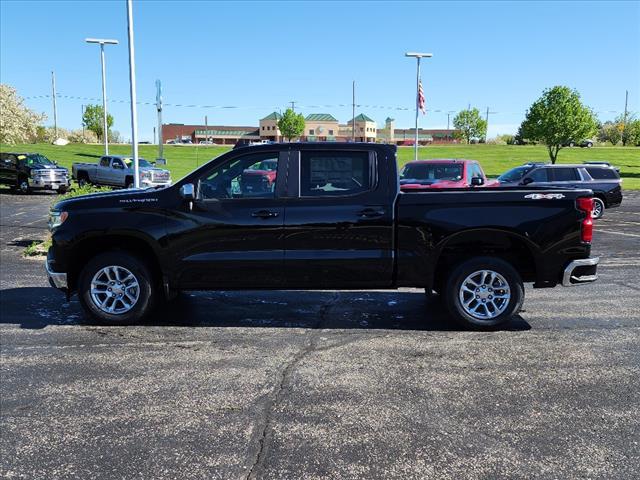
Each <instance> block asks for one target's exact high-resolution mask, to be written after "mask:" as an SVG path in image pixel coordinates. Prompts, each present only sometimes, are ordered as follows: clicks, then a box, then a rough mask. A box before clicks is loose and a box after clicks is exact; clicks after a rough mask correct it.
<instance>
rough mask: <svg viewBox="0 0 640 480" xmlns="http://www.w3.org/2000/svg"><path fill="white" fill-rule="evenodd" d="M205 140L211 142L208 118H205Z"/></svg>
mask: <svg viewBox="0 0 640 480" xmlns="http://www.w3.org/2000/svg"><path fill="white" fill-rule="evenodd" d="M204 139H205V140H207V141H208V140H209V119H208V118H207V116H206V115H205V116H204Z"/></svg>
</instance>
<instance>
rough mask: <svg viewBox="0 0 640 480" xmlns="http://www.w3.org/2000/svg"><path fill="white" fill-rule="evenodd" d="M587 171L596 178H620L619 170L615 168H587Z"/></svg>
mask: <svg viewBox="0 0 640 480" xmlns="http://www.w3.org/2000/svg"><path fill="white" fill-rule="evenodd" d="M587 172H589V175H591V178H593V179H594V180H618V178H620V177H619V176H618V172H616V171H615V170H614V169H613V168H587Z"/></svg>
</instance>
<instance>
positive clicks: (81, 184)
mask: <svg viewBox="0 0 640 480" xmlns="http://www.w3.org/2000/svg"><path fill="white" fill-rule="evenodd" d="M85 185H91V182H89V179H88V178H87V177H86V176H85V175H83V176H81V177H78V186H79V187H80V188H82V187H84V186H85Z"/></svg>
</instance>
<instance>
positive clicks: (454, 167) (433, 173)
mask: <svg viewBox="0 0 640 480" xmlns="http://www.w3.org/2000/svg"><path fill="white" fill-rule="evenodd" d="M496 184H497V181H496V180H489V181H488V180H487V177H486V175H485V174H484V171H483V170H482V167H481V166H480V164H479V163H478V162H476V161H475V160H453V159H438V160H414V161H413V162H409V163H407V164H406V165H405V166H404V167H403V168H402V171H401V172H400V189H401V190H402V191H408V190H428V189H431V188H469V187H480V186H483V185H484V186H493V185H496Z"/></svg>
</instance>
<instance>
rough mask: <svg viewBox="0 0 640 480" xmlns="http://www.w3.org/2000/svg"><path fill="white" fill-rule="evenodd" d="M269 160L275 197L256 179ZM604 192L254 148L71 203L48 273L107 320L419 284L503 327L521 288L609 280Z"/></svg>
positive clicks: (326, 153) (390, 152)
mask: <svg viewBox="0 0 640 480" xmlns="http://www.w3.org/2000/svg"><path fill="white" fill-rule="evenodd" d="M265 162H266V163H269V164H270V165H272V166H275V169H276V173H277V174H276V175H274V176H273V178H274V180H275V184H274V186H273V188H260V189H256V188H254V186H255V185H254V184H253V182H245V181H243V177H246V175H247V172H248V171H251V170H258V171H263V172H264V171H266V170H265V169H264V167H263V166H264V165H265ZM274 164H275V165H274ZM245 185H251V186H252V188H250V189H249V188H245ZM592 196H593V194H592V192H591V191H590V190H580V189H562V188H544V189H541V188H531V187H521V186H518V187H497V188H487V189H468V188H463V189H461V188H457V189H456V188H453V189H437V190H431V191H423V192H406V193H405V192H401V191H400V188H399V180H398V172H397V163H396V148H395V147H394V146H389V145H374V144H358V143H344V144H342V143H290V144H287V143H284V144H269V145H263V146H255V147H246V148H240V149H235V150H232V151H230V152H227V153H225V154H223V155H221V156H220V157H218V158H215V159H213V160H211V161H210V162H209V163H207V164H206V165H204V166H202V167H200V168H198V169H197V170H195V171H194V172H192V173H191V174H189V175H187V176H186V177H185V178H183V179H182V180H180V181H179V182H177V183H176V184H175V185H173V186H170V187H166V188H148V189H144V190H127V191H116V192H110V193H102V194H95V195H88V196H85V197H77V198H73V199H68V200H65V201H63V202H60V203H58V204H57V205H56V206H55V207H54V208H53V209H52V211H51V217H50V228H51V230H52V238H53V244H52V246H51V248H50V250H49V254H48V258H47V262H46V268H47V271H48V275H49V278H50V281H51V283H52V284H53V285H54V286H55V287H57V288H60V289H63V290H65V291H66V292H67V295H68V296H69V295H71V294H72V293H74V292H77V293H78V296H79V298H80V302H81V304H82V306H83V307H84V309H85V310H86V311H87V312H88V314H89V315H90V316H92V317H94V318H97V319H99V320H101V321H104V322H112V323H128V322H136V321H139V320H140V319H142V318H143V317H144V316H147V315H148V314H149V313H150V312H151V311H152V308H153V307H154V305H156V304H157V303H158V302H159V301H160V300H162V299H167V298H171V297H172V295H173V294H174V293H175V292H177V291H181V290H206V289H220V290H230V289H299V290H307V289H394V288H398V287H419V288H424V289H425V291H426V292H427V293H428V294H429V295H438V296H439V297H440V298H441V299H442V301H443V302H444V304H445V305H446V307H447V308H448V311H449V312H450V314H451V317H452V318H454V319H455V320H457V321H459V322H461V323H463V324H464V325H467V326H471V327H475V328H494V327H496V326H497V325H500V324H502V323H504V322H506V321H508V320H509V319H510V318H511V317H513V316H514V315H516V314H517V313H518V311H519V310H520V308H521V306H522V302H523V300H524V289H523V283H524V282H531V283H533V285H534V287H553V286H555V285H557V284H562V285H565V286H569V285H576V284H580V283H587V282H592V281H594V280H595V279H596V268H597V263H598V259H597V258H590V249H591V236H592V229H593V223H592V218H591V208H592V205H593V202H592Z"/></svg>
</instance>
